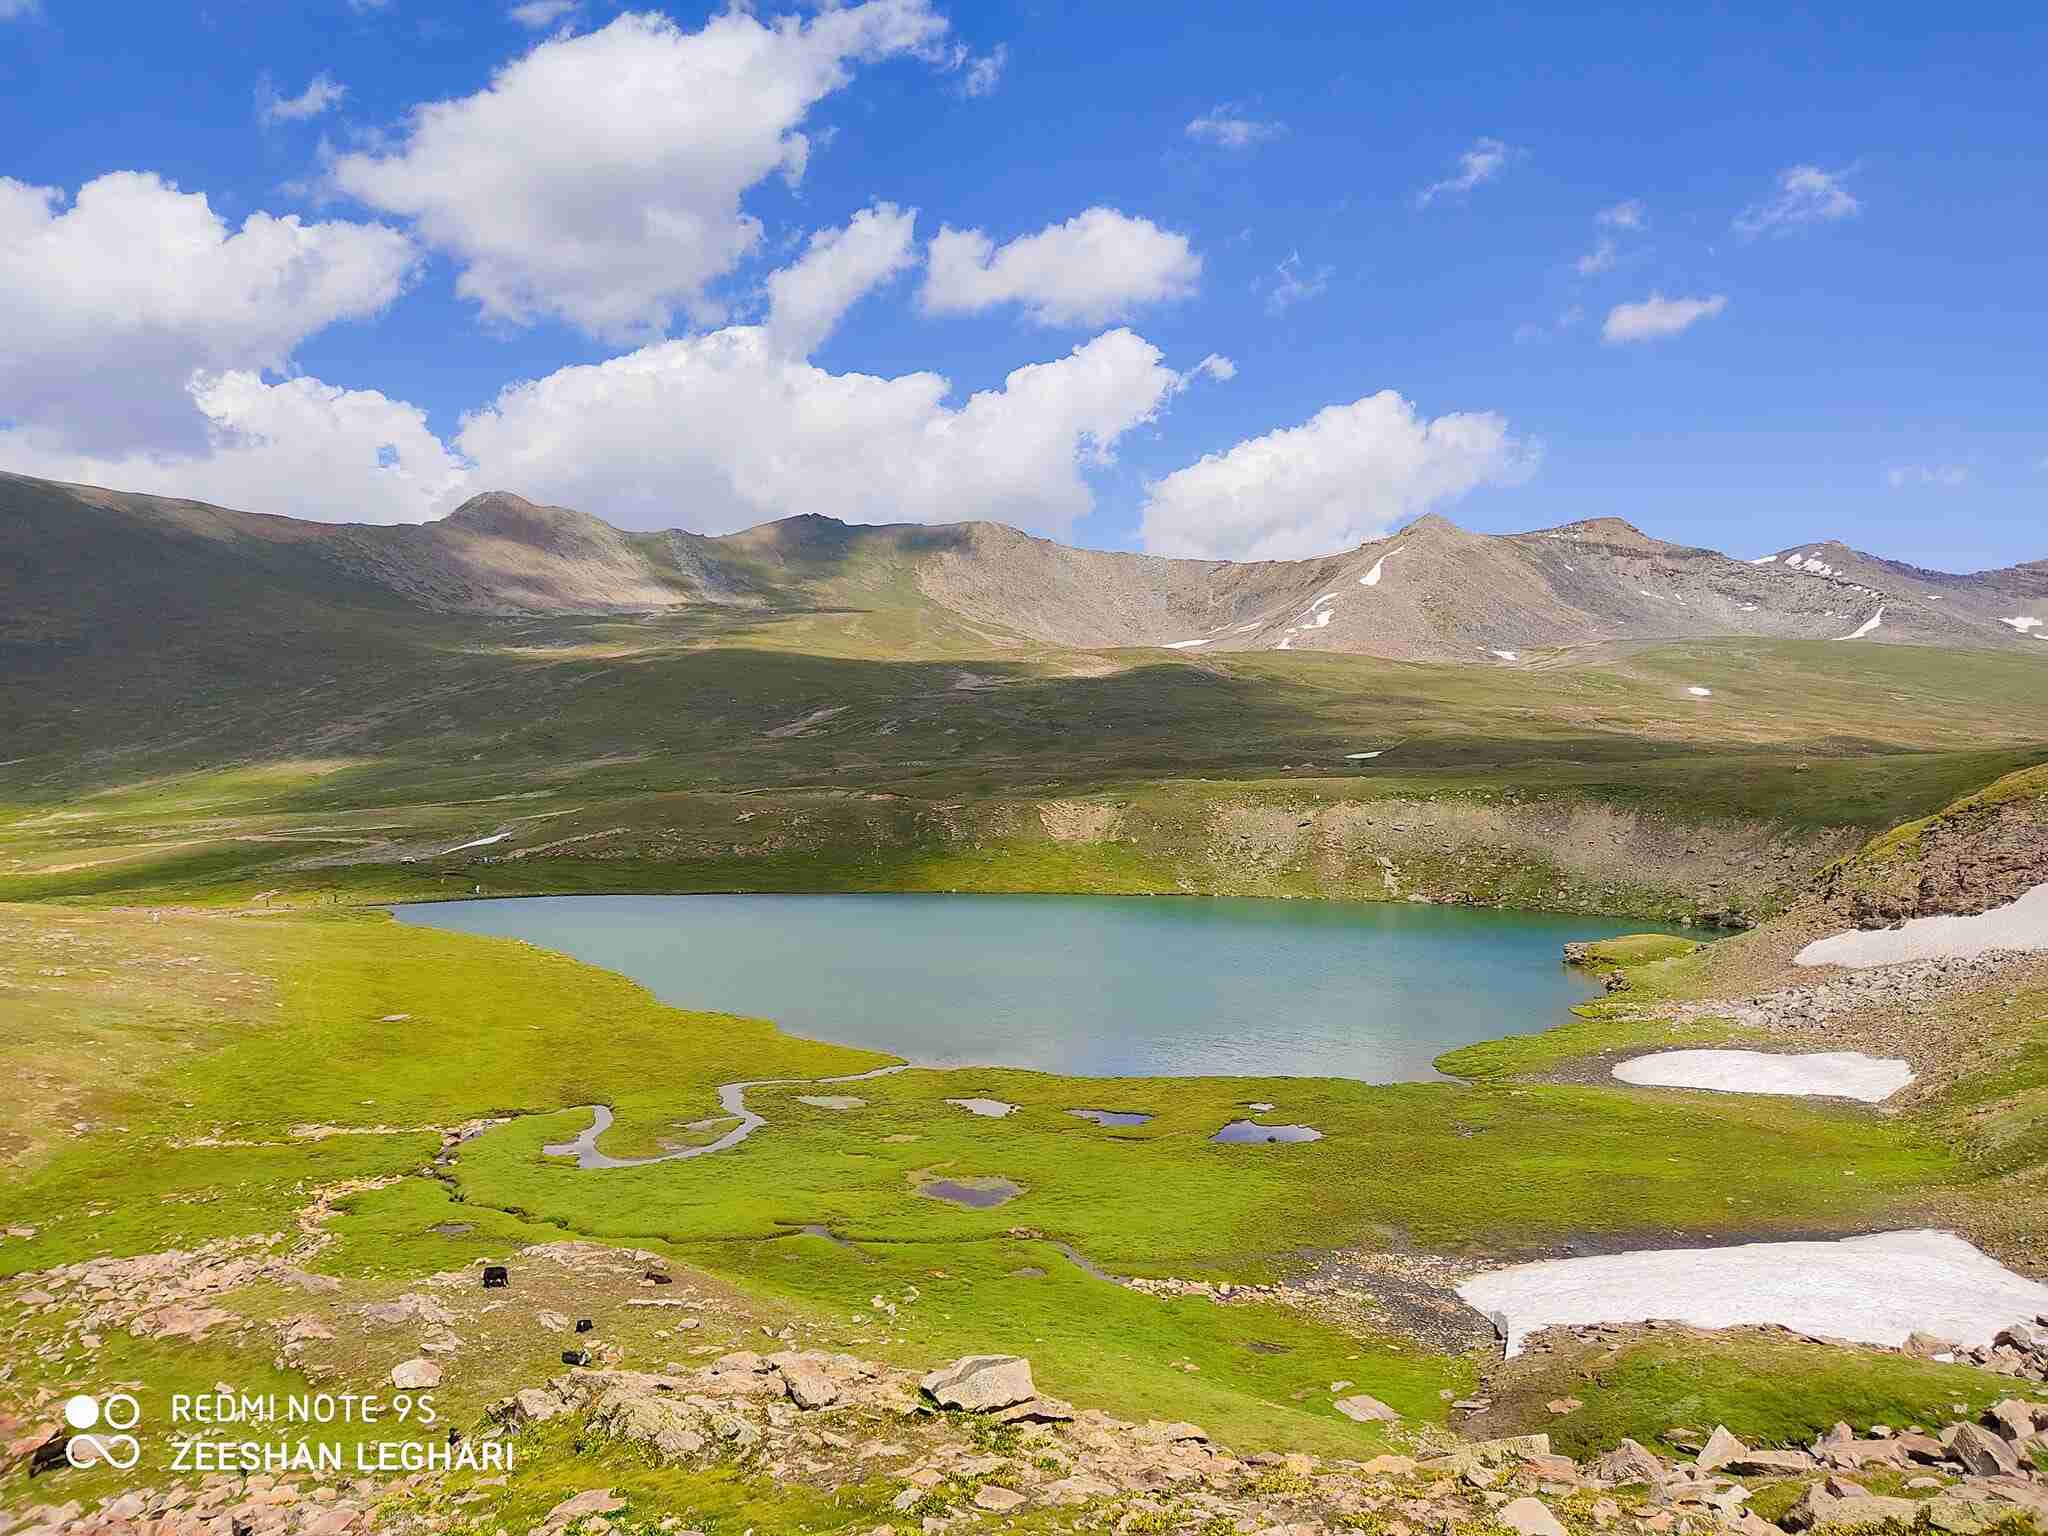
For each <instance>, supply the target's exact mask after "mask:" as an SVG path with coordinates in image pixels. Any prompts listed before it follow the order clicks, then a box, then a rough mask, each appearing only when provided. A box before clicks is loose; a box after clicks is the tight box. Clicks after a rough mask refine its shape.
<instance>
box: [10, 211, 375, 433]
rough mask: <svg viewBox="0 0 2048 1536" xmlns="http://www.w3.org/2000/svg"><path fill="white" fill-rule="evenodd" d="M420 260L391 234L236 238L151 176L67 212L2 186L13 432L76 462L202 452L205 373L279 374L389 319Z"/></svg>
mask: <svg viewBox="0 0 2048 1536" xmlns="http://www.w3.org/2000/svg"><path fill="white" fill-rule="evenodd" d="M414 259H415V251H414V248H413V245H412V243H411V241H409V240H408V239H407V238H406V237H405V236H404V235H402V234H400V233H399V232H398V231H396V230H392V229H386V228H385V227H383V226H382V225H379V224H358V223H349V222H344V221H336V222H329V223H316V224H306V223H302V222H301V221H300V220H299V219H297V218H291V217H287V218H274V217H272V216H271V215H270V214H267V213H255V214H251V215H250V216H249V217H248V218H247V219H245V220H243V222H242V226H241V228H240V229H239V230H231V229H230V228H229V227H228V225H227V224H226V222H225V221H223V220H222V219H221V217H220V216H219V215H218V214H216V213H215V212H214V211H213V209H212V207H211V206H210V205H209V204H208V202H207V200H206V198H205V196H204V195H202V194H200V193H196V192H193V193H187V192H180V191H179V190H178V189H177V188H176V187H174V186H171V185H169V184H168V183H166V182H164V181H161V180H159V179H158V178H157V177H155V176H150V175H144V174H141V173H139V172H133V171H119V172H115V173H113V174H111V175H106V176H102V177H100V178H98V179H97V180H95V181H90V182H87V183H86V184H85V185H84V186H83V187H81V188H80V189H79V192H78V196H77V198H76V199H75V200H73V201H72V203H71V204H70V206H69V207H66V206H65V200H64V194H63V193H62V192H61V191H59V190H58V189H56V188H54V187H32V186H28V185H26V184H24V183H22V182H19V181H11V180H7V179H5V178H0V314H6V315H7V316H8V317H9V320H8V337H7V342H6V344H5V345H4V346H0V419H12V420H13V421H15V422H18V423H23V424H29V425H33V426H34V428H35V429H36V432H37V439H38V441H39V442H42V443H44V444H46V445H53V446H56V447H58V448H62V449H67V450H72V451H78V452H85V453H106V452H114V453H121V452H128V451H132V450H135V449H138V448H140V449H147V450H151V451H161V450H170V451H179V450H191V449H196V448H198V447H200V446H201V445H202V444H203V443H204V441H205V422H204V418H203V417H201V416H200V415H199V414H198V413H195V412H194V411H193V409H192V402H191V400H190V398H189V397H188V396H187V394H186V385H187V382H188V381H189V380H190V379H191V377H192V375H193V374H194V373H195V372H206V373H220V372H225V371H228V370H235V369H250V370H254V369H263V368H278V367H281V366H282V365H284V364H285V363H286V361H287V360H288V359H289V357H290V355H291V352H292V349H293V348H294V347H295V346H297V345H298V344H299V343H300V342H301V341H303V340H304V339H305V338H306V337H308V336H310V335H312V334H313V333H314V332H316V331H318V330H321V329H322V328H324V327H326V326H328V325H331V324H333V323H334V322H336V321H338V320H347V319H359V318H362V317H365V316H368V315H372V314H375V313H376V312H377V311H378V310H380V309H382V308H383V307H384V306H385V305H386V304H388V303H390V302H391V300H392V299H394V298H395V297H397V295H398V293H399V292H400V290H401V289H402V288H403V287H404V285H405V281H406V278H407V276H408V274H409V273H410V272H411V270H412V267H413V264H414Z"/></svg>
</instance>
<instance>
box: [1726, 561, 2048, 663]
mask: <svg viewBox="0 0 2048 1536" xmlns="http://www.w3.org/2000/svg"><path fill="white" fill-rule="evenodd" d="M1757 563H1758V565H1759V566H1763V567H1772V566H1775V567H1776V568H1778V569H1780V570H1787V571H1792V572H1795V573H1797V574H1798V575H1800V576H1802V577H1804V578H1805V579H1807V580H1809V581H1822V582H1829V583H1833V584H1834V585H1836V586H1838V587H1840V586H1851V587H1855V586H1861V587H1865V588H1870V589H1874V590H1878V591H1884V592H1891V593H1896V594H1898V595H1899V596H1900V597H1902V598H1911V599H1914V600H1916V601H1918V602H1919V603H1921V604H1924V605H1925V606H1927V607H1930V608H1938V609H1939V610H1940V611H1941V612H1942V613H1943V614H1944V615H1946V616H1947V618H1948V619H1949V620H1950V622H1951V624H1952V626H1954V627H1955V628H1958V629H1971V630H1979V631H1982V632H1983V635H1984V637H1985V639H1986V640H1987V641H1989V642H2004V641H2010V640H2012V639H2015V638H2018V639H2023V640H2027V639H2031V640H2048V560H2030V561H2028V562H2027V563H2026V564H2024V565H2009V566H2005V567H2002V568H2000V569H1997V570H1990V571H1972V572H1970V573H1968V574H1957V573H1956V572H1952V571H1930V570H1927V569H1925V568H1924V567H1921V566H1917V565H1908V564H1906V562H1904V561H1903V560H1887V559H1885V558H1884V557H1883V556H1881V555H1872V554H1867V553H1865V552H1864V551H1863V550H1860V549H1853V548H1851V547H1850V546H1849V545H1847V544H1844V543H1842V542H1841V540H1839V539H1824V540H1822V541H1821V542H1820V543H1818V544H1796V545H1793V546H1792V547H1791V548H1789V549H1781V550H1779V551H1778V552H1777V553H1776V554H1775V555H1766V556H1765V557H1764V558H1763V559H1762V560H1761V561H1758V562H1757Z"/></svg>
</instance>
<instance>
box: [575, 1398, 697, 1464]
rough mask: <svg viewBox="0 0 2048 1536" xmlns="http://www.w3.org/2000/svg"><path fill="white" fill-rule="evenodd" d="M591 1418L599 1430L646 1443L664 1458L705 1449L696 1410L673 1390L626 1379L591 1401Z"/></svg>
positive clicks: (681, 1455) (601, 1432)
mask: <svg viewBox="0 0 2048 1536" xmlns="http://www.w3.org/2000/svg"><path fill="white" fill-rule="evenodd" d="M589 1422H590V1426H591V1428H592V1429H594V1430H596V1431H597V1432H598V1433H600V1434H603V1435H608V1436H610V1437H611V1438H612V1439H614V1440H630V1441H632V1442H633V1443H634V1444H635V1445H644V1446H646V1447H647V1448H648V1449H650V1450H652V1451H653V1452H654V1453H655V1454H656V1455H657V1456H659V1457H660V1458H661V1459H662V1460H663V1461H676V1460H679V1459H681V1458H682V1457H684V1456H694V1455H695V1454H696V1453H697V1452H698V1451H701V1450H703V1449H704V1436H703V1434H702V1433H701V1432H700V1430H699V1429H698V1427H697V1424H698V1419H697V1413H696V1410H694V1409H693V1408H691V1407H689V1405H687V1404H686V1403H682V1402H679V1401H677V1399H676V1397H675V1395H674V1394H673V1393H668V1392H661V1391H655V1390H650V1389H647V1388H644V1387H639V1386H633V1385H628V1384H625V1383H620V1384H618V1385H615V1386H610V1387H607V1388H605V1390H604V1391H603V1393H601V1394H600V1395H599V1397H598V1399H597V1401H596V1402H595V1403H593V1404H591V1407H590V1413H589Z"/></svg>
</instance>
